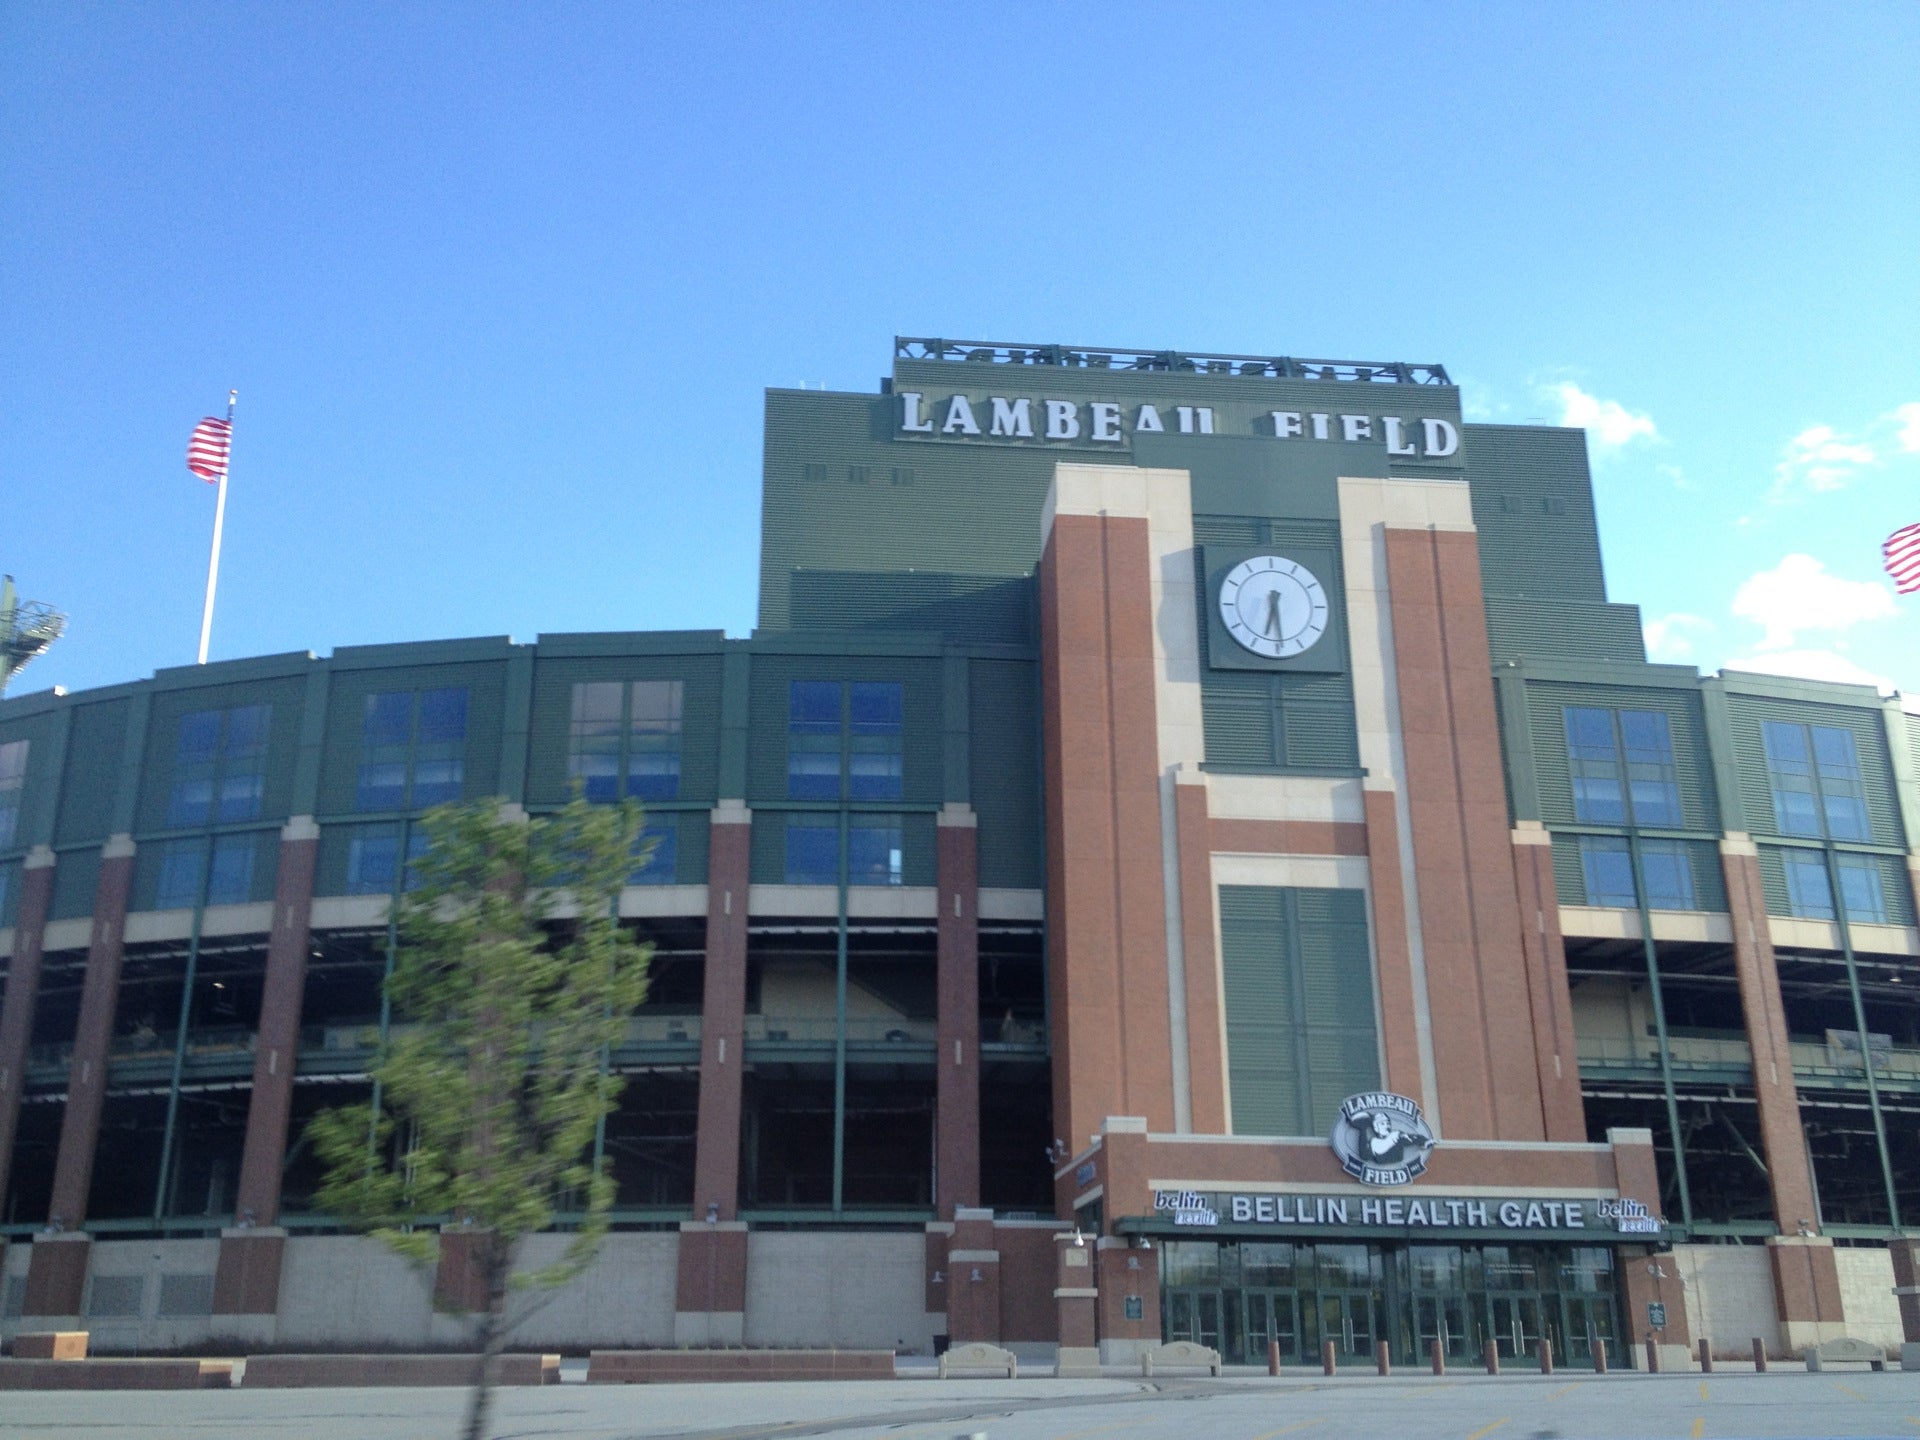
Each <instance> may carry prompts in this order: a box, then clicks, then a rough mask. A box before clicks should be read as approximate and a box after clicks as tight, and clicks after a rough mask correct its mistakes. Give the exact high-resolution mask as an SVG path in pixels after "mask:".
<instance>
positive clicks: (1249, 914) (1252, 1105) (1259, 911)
mask: <svg viewBox="0 0 1920 1440" xmlns="http://www.w3.org/2000/svg"><path fill="white" fill-rule="evenodd" d="M1220 940H1221V966H1222V974H1223V978H1224V981H1225V990H1226V1011H1227V1014H1226V1020H1227V1065H1228V1070H1229V1074H1230V1082H1231V1089H1232V1094H1233V1129H1234V1133H1236V1134H1241V1135H1249V1134H1251V1135H1306V1134H1321V1133H1324V1132H1325V1131H1326V1130H1327V1129H1328V1128H1329V1127H1330V1126H1331V1125H1332V1123H1333V1119H1334V1116H1335V1113H1336V1112H1337V1110H1338V1107H1339V1104H1340V1101H1341V1100H1342V1099H1344V1098H1345V1097H1346V1096H1348V1095H1351V1094H1354V1093H1355V1092H1357V1091H1360V1090H1365V1089H1369V1088H1371V1087H1373V1086H1375V1085H1377V1084H1378V1083H1379V1073H1380V1072H1379V1044H1378V1031H1377V1028H1376V1024H1375V1017H1374V1002H1373V965H1372V952H1371V948H1370V946H1369V944H1368V939H1367V919H1366V895H1365V893H1364V892H1363V891H1359V890H1321V889H1290V888H1288V889H1283V888H1277V887H1268V886H1247V885H1224V886H1222V887H1220Z"/></svg>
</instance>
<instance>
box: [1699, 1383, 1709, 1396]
mask: <svg viewBox="0 0 1920 1440" xmlns="http://www.w3.org/2000/svg"><path fill="white" fill-rule="evenodd" d="M1700 1398H1701V1399H1702V1400H1704V1399H1706V1398H1707V1382H1706V1381H1704V1380H1702V1381H1701V1382H1700Z"/></svg>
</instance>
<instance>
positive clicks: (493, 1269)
mask: <svg viewBox="0 0 1920 1440" xmlns="http://www.w3.org/2000/svg"><path fill="white" fill-rule="evenodd" d="M480 1250H481V1259H480V1263H481V1273H482V1274H484V1275H485V1276H486V1281H487V1308H486V1309H485V1310H484V1311H483V1312H481V1316H480V1334H479V1341H480V1356H479V1360H478V1362H477V1365H476V1368H475V1370H474V1376H473V1394H472V1396H471V1397H470V1398H469V1400H468V1403H467V1428H466V1431H465V1437H466V1440H486V1430H487V1412H488V1411H489V1410H491V1409H492V1408H493V1357H494V1356H496V1355H498V1354H499V1353H500V1351H501V1350H502V1349H503V1348H505V1345H506V1339H507V1327H506V1323H505V1321H506V1310H507V1247H506V1246H504V1245H502V1244H500V1237H499V1236H498V1235H492V1234H489V1235H488V1236H487V1237H486V1240H485V1241H484V1242H483V1244H482V1245H481V1247H480Z"/></svg>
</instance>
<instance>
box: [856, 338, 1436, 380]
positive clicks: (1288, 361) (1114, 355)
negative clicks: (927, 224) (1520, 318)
mask: <svg viewBox="0 0 1920 1440" xmlns="http://www.w3.org/2000/svg"><path fill="white" fill-rule="evenodd" d="M893 355H894V358H895V359H896V360H944V361H951V362H958V363H962V364H967V363H971V364H975V365H1061V366H1077V367H1080V368H1083V369H1088V370H1154V371H1174V372H1184V373H1188V374H1201V375H1257V376H1265V377H1267V378H1268V379H1277V380H1345V381H1349V382H1357V383H1359V384H1362V385H1366V384H1374V383H1385V384H1391V385H1451V384H1452V383H1453V382H1452V381H1451V380H1449V379H1448V378H1447V371H1446V367H1445V366H1443V365H1409V364H1407V363H1406V362H1404V361H1400V360H1383V361H1358V360H1306V359H1301V358H1299V357H1298V356H1293V355H1202V354H1194V353H1192V352H1188V351H1180V350H1136V349H1130V348H1127V347H1124V346H1084V345H1083V346H1069V345H1009V344H1005V343H1003V342H1001V341H998V340H934V339H922V338H919V337H917V336H908V335H896V336H894V337H893Z"/></svg>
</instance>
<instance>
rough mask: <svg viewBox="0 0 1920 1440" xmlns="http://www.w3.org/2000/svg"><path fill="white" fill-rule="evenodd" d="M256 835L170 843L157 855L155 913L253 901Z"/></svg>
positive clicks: (256, 851)
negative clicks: (158, 867)
mask: <svg viewBox="0 0 1920 1440" xmlns="http://www.w3.org/2000/svg"><path fill="white" fill-rule="evenodd" d="M258 840H259V837H258V836H257V835H216V836H214V837H213V839H212V841H211V843H209V842H208V841H207V840H206V839H204V838H196V839H192V840H170V841H168V842H167V844H166V846H165V848H164V849H162V850H161V852H160V876H159V883H158V884H157V886H156V887H155V890H154V897H153V907H154V909H156V910H186V909H190V908H191V907H193V906H195V905H199V904H202V903H205V904H208V905H239V904H243V903H245V902H246V901H248V900H251V899H252V898H253V867H254V863H255V858H256V855H257V853H258V850H259V846H258V843H257V842H258Z"/></svg>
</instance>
